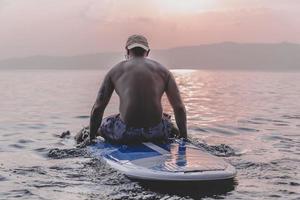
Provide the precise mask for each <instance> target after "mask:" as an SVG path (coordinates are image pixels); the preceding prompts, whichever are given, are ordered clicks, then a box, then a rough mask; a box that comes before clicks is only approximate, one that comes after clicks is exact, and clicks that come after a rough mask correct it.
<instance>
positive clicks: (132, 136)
mask: <svg viewBox="0 0 300 200" xmlns="http://www.w3.org/2000/svg"><path fill="white" fill-rule="evenodd" d="M173 129H174V125H173V124H172V122H171V116H169V115H167V114H163V117H162V120H161V122H160V123H159V124H157V125H156V126H153V127H151V128H134V127H129V126H127V125H126V124H125V123H124V122H123V121H122V120H121V118H120V114H117V115H112V116H109V117H106V118H104V119H103V120H102V124H101V126H100V132H101V135H102V137H104V138H105V139H106V140H108V141H109V142H112V143H139V142H146V141H161V140H167V139H168V138H170V137H174V136H173V135H172V130H173Z"/></svg>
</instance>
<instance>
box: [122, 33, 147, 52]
mask: <svg viewBox="0 0 300 200" xmlns="http://www.w3.org/2000/svg"><path fill="white" fill-rule="evenodd" d="M125 47H126V49H133V48H135V47H141V48H143V49H145V50H146V51H148V50H149V49H150V48H149V44H148V41H147V39H146V38H145V37H144V36H142V35H131V36H130V37H129V38H128V39H127V42H126V46H125Z"/></svg>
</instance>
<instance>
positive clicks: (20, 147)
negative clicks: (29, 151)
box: [9, 144, 25, 149]
mask: <svg viewBox="0 0 300 200" xmlns="http://www.w3.org/2000/svg"><path fill="white" fill-rule="evenodd" d="M9 146H10V147H13V148H16V149H24V148H25V146H23V145H20V144H10V145H9Z"/></svg>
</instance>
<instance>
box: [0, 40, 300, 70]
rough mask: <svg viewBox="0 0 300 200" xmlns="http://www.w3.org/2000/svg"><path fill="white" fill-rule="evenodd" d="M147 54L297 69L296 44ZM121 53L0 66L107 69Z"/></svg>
mask: <svg viewBox="0 0 300 200" xmlns="http://www.w3.org/2000/svg"><path fill="white" fill-rule="evenodd" d="M150 58H152V59H155V60H158V61H159V62H161V63H162V64H164V65H165V66H166V67H168V68H171V69H178V68H182V69H241V70H243V69H246V70H251V69H253V70H300V44H296V43H286V42H284V43H234V42H223V43H216V44H203V45H198V46H186V47H176V48H170V49H162V50H152V51H151V52H150ZM123 59H124V53H121V52H110V53H96V54H85V55H77V56H47V55H38V56H30V57H23V58H10V59H5V60H0V69H107V68H109V67H111V66H113V65H114V64H116V63H117V62H119V61H121V60H123Z"/></svg>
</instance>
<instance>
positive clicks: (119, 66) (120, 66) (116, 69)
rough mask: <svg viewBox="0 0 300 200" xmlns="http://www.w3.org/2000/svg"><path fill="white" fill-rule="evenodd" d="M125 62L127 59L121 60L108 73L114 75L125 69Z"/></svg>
mask: <svg viewBox="0 0 300 200" xmlns="http://www.w3.org/2000/svg"><path fill="white" fill-rule="evenodd" d="M125 63H126V61H121V62H119V63H117V64H115V65H114V66H113V67H111V68H110V70H109V72H108V74H109V75H114V74H115V73H119V72H121V71H123V68H124V65H125Z"/></svg>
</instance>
